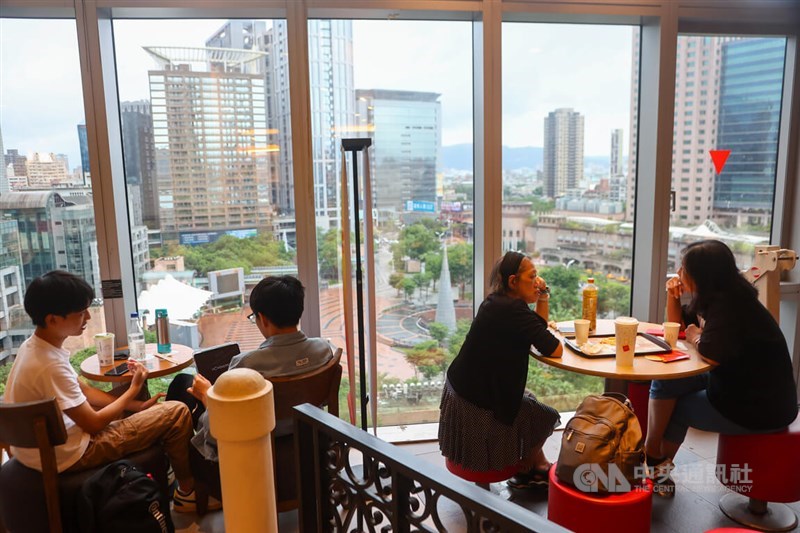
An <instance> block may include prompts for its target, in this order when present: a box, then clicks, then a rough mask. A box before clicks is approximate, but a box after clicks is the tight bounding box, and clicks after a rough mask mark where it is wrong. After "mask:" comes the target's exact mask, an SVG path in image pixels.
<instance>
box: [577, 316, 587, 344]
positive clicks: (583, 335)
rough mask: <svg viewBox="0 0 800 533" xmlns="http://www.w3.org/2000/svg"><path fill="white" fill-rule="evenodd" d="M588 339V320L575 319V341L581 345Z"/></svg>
mask: <svg viewBox="0 0 800 533" xmlns="http://www.w3.org/2000/svg"><path fill="white" fill-rule="evenodd" d="M588 340H589V321H588V320H584V319H582V318H579V319H576V320H575V342H576V343H577V344H578V346H583V345H584V344H586V342H587V341H588Z"/></svg>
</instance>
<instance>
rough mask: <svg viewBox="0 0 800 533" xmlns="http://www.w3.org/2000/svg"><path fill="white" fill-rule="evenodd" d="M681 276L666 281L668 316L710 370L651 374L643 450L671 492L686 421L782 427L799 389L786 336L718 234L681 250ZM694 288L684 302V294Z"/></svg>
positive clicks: (742, 429)
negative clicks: (661, 376) (670, 376)
mask: <svg viewBox="0 0 800 533" xmlns="http://www.w3.org/2000/svg"><path fill="white" fill-rule="evenodd" d="M678 275H679V277H677V278H671V279H670V280H669V281H668V282H667V318H668V320H670V321H673V322H681V323H682V326H684V327H685V328H686V340H687V341H688V342H691V343H693V344H694V345H695V346H696V347H697V350H698V352H699V353H700V356H701V357H702V358H703V360H704V361H705V362H707V363H709V364H710V365H712V367H713V368H712V370H711V371H710V372H708V373H705V374H702V375H699V376H694V377H690V378H684V379H675V380H665V381H653V383H652V385H651V387H650V405H649V418H648V425H647V440H646V442H645V450H646V452H647V463H648V466H649V467H651V471H652V473H653V477H654V478H655V481H656V486H655V488H654V491H655V492H656V493H657V494H659V495H661V496H665V497H672V496H674V494H675V484H674V482H673V481H672V479H671V478H670V477H669V473H670V471H671V470H672V468H674V465H673V464H672V458H673V457H675V454H676V453H677V451H678V448H679V447H680V445H681V443H682V442H683V440H684V438H685V437H686V432H687V430H688V428H689V427H694V428H697V429H701V430H703V431H713V432H716V433H723V434H729V435H736V434H748V433H767V432H772V431H779V430H781V429H783V428H785V427H786V426H788V425H789V424H791V423H792V422H793V421H794V419H795V417H796V416H797V393H796V386H795V383H794V378H793V375H792V362H791V357H790V356H789V350H788V348H787V346H786V340H785V339H784V337H783V334H782V333H781V330H780V327H779V326H778V324H777V323H776V322H775V319H774V318H773V317H772V315H771V314H770V313H769V311H767V309H766V308H765V307H764V306H763V305H761V303H760V302H759V301H758V293H757V291H756V290H755V288H754V287H753V286H752V285H751V284H750V283H749V282H748V281H747V280H746V279H745V278H744V277H742V275H741V274H740V273H739V271H738V269H737V268H736V261H735V259H734V257H733V253H731V251H730V249H729V248H728V247H727V246H726V245H725V244H724V243H722V242H720V241H714V240H708V241H700V242H695V243H692V244H690V245H689V246H687V247H686V248H685V249H684V251H683V259H682V265H681V268H680V269H679V270H678ZM683 293H689V294H691V298H692V299H691V303H690V304H689V306H688V307H686V308H684V307H682V306H681V295H682V294H683Z"/></svg>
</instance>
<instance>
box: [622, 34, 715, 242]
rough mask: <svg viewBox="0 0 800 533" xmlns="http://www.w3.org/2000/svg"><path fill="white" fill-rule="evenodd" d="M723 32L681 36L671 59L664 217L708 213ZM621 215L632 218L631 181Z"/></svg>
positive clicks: (635, 80) (686, 220)
mask: <svg viewBox="0 0 800 533" xmlns="http://www.w3.org/2000/svg"><path fill="white" fill-rule="evenodd" d="M723 41H724V38H720V37H710V36H693V35H692V36H681V37H680V38H679V39H678V46H677V60H676V65H675V67H676V68H675V121H674V125H673V130H672V190H673V191H675V205H674V210H673V211H671V212H670V221H671V222H672V223H673V224H676V225H685V226H695V225H698V224H700V223H702V222H703V221H704V220H706V219H708V218H709V217H710V216H711V211H712V200H713V197H714V167H713V164H712V161H711V158H710V157H709V155H708V151H709V150H711V149H713V148H714V147H715V146H716V139H717V135H716V133H717V109H718V98H719V80H720V65H719V62H720V52H721V45H722V42H723ZM633 54H634V57H633V59H634V61H633V67H632V76H631V80H632V81H631V83H632V92H634V91H638V87H639V57H638V56H639V32H638V31H636V32H634V45H633ZM637 101H638V96H637V95H634V97H633V98H631V106H632V109H631V141H630V151H629V152H628V153H629V154H630V157H629V158H628V159H629V166H628V176H629V180H630V182H631V183H633V180H634V177H635V175H636V136H637V133H636V132H637V124H638V122H639V115H638V111H637V108H636V105H637ZM627 194H628V202H627V203H626V219H628V220H633V210H634V195H635V190H634V187H630V186H629V187H628V192H627Z"/></svg>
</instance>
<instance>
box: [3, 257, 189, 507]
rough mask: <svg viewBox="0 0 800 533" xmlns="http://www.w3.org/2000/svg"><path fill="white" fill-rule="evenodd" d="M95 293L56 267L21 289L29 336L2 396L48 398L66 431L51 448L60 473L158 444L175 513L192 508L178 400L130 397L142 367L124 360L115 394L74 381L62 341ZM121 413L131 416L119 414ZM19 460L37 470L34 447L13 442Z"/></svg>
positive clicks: (85, 317)
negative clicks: (169, 472) (175, 495)
mask: <svg viewBox="0 0 800 533" xmlns="http://www.w3.org/2000/svg"><path fill="white" fill-rule="evenodd" d="M92 300H94V290H93V289H92V288H91V286H89V284H88V283H86V282H85V281H84V280H82V279H81V278H79V277H77V276H75V275H73V274H70V273H68V272H64V271H60V270H55V271H53V272H48V273H47V274H45V275H44V276H41V277H39V278H36V279H35V280H33V282H31V284H30V286H29V287H28V290H27V292H26V294H25V311H26V312H27V313H28V315H30V317H31V320H32V321H33V323H34V325H35V326H36V330H35V332H34V334H33V335H32V336H31V337H30V338H29V339H27V340H26V341H25V342H24V343H22V346H20V348H19V351H18V352H17V356H16V359H15V360H14V364H13V366H12V367H11V372H10V374H9V377H8V382H7V383H6V393H5V398H4V401H5V402H7V403H12V402H30V401H37V400H45V399H48V398H52V397H55V399H56V403H57V405H58V407H59V409H60V410H61V411H62V416H63V418H64V425H65V427H66V429H67V441H66V442H65V443H64V444H62V445H60V446H56V447H55V453H56V465H57V467H58V471H59V472H64V471H70V472H77V471H81V470H85V469H88V468H92V467H96V466H99V465H103V464H107V463H111V462H113V461H116V460H117V459H121V458H123V457H125V456H127V455H130V454H132V453H134V452H137V451H140V450H144V449H146V448H149V447H150V446H152V445H153V444H154V443H156V442H160V443H161V444H162V446H163V447H164V450H165V451H166V453H167V455H168V456H169V459H170V462H171V463H172V468H173V470H174V471H175V477H176V479H177V480H178V491H179V493H182V496H181V500H182V506H181V508H177V506H176V510H178V511H193V510H194V490H193V486H194V479H193V477H192V473H191V470H190V467H189V458H188V446H189V440H190V439H191V437H192V433H193V432H192V419H191V415H190V414H189V410H188V408H187V407H186V406H185V405H184V404H182V403H180V402H164V403H157V402H158V400H159V399H160V398H161V397H162V396H163V394H159V395H157V396H155V397H153V398H150V399H149V400H147V401H139V400H136V396H137V395H138V394H139V391H140V390H141V388H142V385H143V384H144V383H145V380H146V379H147V370H146V369H145V368H144V367H143V366H142V365H141V364H138V363H137V362H135V361H128V367H129V368H130V372H131V373H132V380H131V385H130V387H129V388H128V390H126V391H125V392H124V393H123V394H122V395H120V396H119V397H116V396H113V395H111V394H108V393H107V392H104V391H101V390H99V389H96V388H94V387H92V386H90V385H88V384H86V383H84V382H82V381H79V380H78V375H77V373H76V372H75V370H74V369H73V368H72V365H70V362H69V352H68V351H67V350H65V349H64V348H63V347H62V346H63V344H64V341H65V340H66V338H67V337H70V336H78V335H80V334H81V333H82V332H83V330H84V329H86V323H87V322H88V321H89V318H90V315H89V311H88V308H89V305H90V304H91V303H92ZM124 411H132V412H134V413H135V414H133V415H131V416H129V417H127V418H121V416H122V414H123V412H124ZM11 452H12V454H13V455H14V456H15V457H16V458H17V459H18V460H19V461H20V462H21V463H22V464H24V465H26V466H28V467H30V468H34V469H36V470H41V469H42V466H41V462H40V460H39V452H38V450H37V449H36V448H19V447H12V448H11Z"/></svg>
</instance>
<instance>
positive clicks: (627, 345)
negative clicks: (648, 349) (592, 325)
mask: <svg viewBox="0 0 800 533" xmlns="http://www.w3.org/2000/svg"><path fill="white" fill-rule="evenodd" d="M638 329H639V321H638V320H636V319H635V318H632V317H628V316H621V317H619V318H617V319H616V320H614V335H615V336H616V346H617V366H621V367H632V366H633V354H634V352H635V351H636V332H637V331H638Z"/></svg>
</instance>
